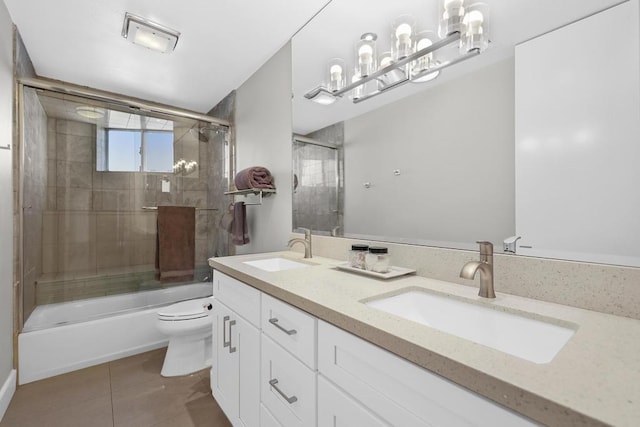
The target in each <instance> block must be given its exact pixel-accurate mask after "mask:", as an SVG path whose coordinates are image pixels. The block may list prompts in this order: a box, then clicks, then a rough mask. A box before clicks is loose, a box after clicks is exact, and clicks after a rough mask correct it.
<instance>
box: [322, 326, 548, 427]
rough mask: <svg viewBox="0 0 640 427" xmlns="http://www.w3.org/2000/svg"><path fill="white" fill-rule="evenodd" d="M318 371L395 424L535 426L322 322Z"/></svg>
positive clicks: (424, 370)
mask: <svg viewBox="0 0 640 427" xmlns="http://www.w3.org/2000/svg"><path fill="white" fill-rule="evenodd" d="M318 371H319V372H320V374H322V375H324V376H325V377H327V378H328V379H330V380H331V381H332V382H333V383H335V384H337V385H338V386H339V387H341V388H342V389H344V390H345V391H346V392H348V393H349V394H350V395H351V396H353V397H354V398H355V399H356V400H358V401H359V402H361V403H362V404H363V405H364V406H365V407H366V408H368V409H370V410H371V411H372V412H374V413H375V414H376V416H378V417H380V418H382V419H384V420H385V421H386V422H387V423H389V424H391V425H398V426H399V425H411V426H432V425H436V426H451V427H455V426H469V425H496V426H533V425H536V424H534V423H532V422H531V421H530V420H528V419H526V418H524V417H522V416H521V415H518V414H516V413H514V412H511V411H509V410H508V409H506V408H503V407H502V406H500V405H498V404H496V403H493V402H491V401H490V400H487V399H485V398H483V397H482V396H480V395H478V394H475V393H473V392H471V391H469V390H467V389H465V388H463V387H460V386H458V385H456V384H454V383H452V382H450V381H448V380H446V379H444V378H442V377H440V376H438V375H436V374H433V373H431V372H429V371H427V370H426V369H423V368H421V367H419V366H417V365H414V364H413V363H411V362H409V361H407V360H405V359H403V358H401V357H399V356H396V355H394V354H392V353H390V352H388V351H386V350H384V349H382V348H380V347H377V346H375V345H373V344H371V343H368V342H366V341H364V340H362V339H360V338H358V337H356V336H354V335H352V334H350V333H348V332H345V331H343V330H341V329H338V328H336V327H335V326H332V325H330V324H328V323H326V322H322V321H319V322H318Z"/></svg>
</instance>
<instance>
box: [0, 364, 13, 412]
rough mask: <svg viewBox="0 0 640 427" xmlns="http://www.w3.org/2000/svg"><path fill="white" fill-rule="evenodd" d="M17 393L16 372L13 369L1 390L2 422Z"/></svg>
mask: <svg viewBox="0 0 640 427" xmlns="http://www.w3.org/2000/svg"><path fill="white" fill-rule="evenodd" d="M15 392H16V370H15V369H12V370H11V372H9V376H8V377H7V380H6V381H5V382H4V384H2V388H1V389H0V421H2V418H3V417H4V414H5V412H7V408H8V407H9V403H11V398H12V397H13V394H14V393H15Z"/></svg>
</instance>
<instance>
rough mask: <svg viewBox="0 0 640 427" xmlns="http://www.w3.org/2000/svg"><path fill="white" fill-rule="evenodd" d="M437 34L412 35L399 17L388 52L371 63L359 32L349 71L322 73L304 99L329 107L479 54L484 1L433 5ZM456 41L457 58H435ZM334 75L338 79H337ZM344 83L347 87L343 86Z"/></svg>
mask: <svg viewBox="0 0 640 427" xmlns="http://www.w3.org/2000/svg"><path fill="white" fill-rule="evenodd" d="M439 5H440V6H439V10H438V16H439V25H438V36H439V37H437V36H436V33H435V32H433V31H420V32H418V31H417V28H418V27H417V25H416V21H415V19H414V18H413V17H412V16H410V15H402V16H400V17H399V18H398V19H396V20H395V21H394V22H393V24H392V25H391V40H390V42H391V46H390V51H388V52H384V53H383V54H381V55H380V57H378V59H377V61H376V57H375V53H376V40H377V36H376V34H375V33H365V34H363V35H362V36H361V38H360V40H359V41H358V42H357V43H356V52H355V65H354V66H353V67H352V68H349V70H353V74H352V76H351V78H350V79H349V78H348V76H346V73H345V70H347V68H346V66H345V64H344V61H342V62H338V61H337V60H336V59H334V60H332V61H334V62H333V63H334V65H335V64H337V63H339V64H340V74H339V75H338V74H337V71H338V68H331V65H330V69H329V72H328V77H329V84H328V85H327V84H321V85H320V86H318V87H316V88H314V89H313V90H311V91H309V92H307V93H306V94H305V95H304V96H305V98H307V99H309V100H311V101H314V102H316V103H318V104H322V105H330V104H333V103H334V102H336V101H337V100H338V99H340V98H342V97H343V95H345V94H349V98H350V99H351V100H352V102H353V103H359V102H362V101H365V100H367V99H370V98H373V97H374V96H377V95H380V94H381V93H384V92H385V91H387V90H389V89H392V88H394V87H398V86H401V85H403V84H405V83H407V82H413V83H424V82H428V81H431V80H433V79H435V78H436V77H438V75H439V74H440V71H441V70H443V69H444V68H447V67H450V66H452V65H455V64H457V63H459V62H462V61H465V60H467V59H469V58H471V57H474V56H476V55H478V54H480V53H481V52H482V51H484V50H485V49H486V48H487V47H488V46H489V42H490V41H489V7H488V6H487V5H486V4H484V3H475V4H471V5H468V6H467V5H465V0H440V1H439ZM455 43H457V48H458V49H457V50H456V52H458V54H457V56H454V57H453V58H451V59H447V60H444V59H443V60H440V59H439V58H438V57H437V54H438V51H439V50H440V49H442V48H444V47H446V46H449V45H454V44H455ZM338 77H339V79H338ZM346 81H349V82H350V83H349V84H345V83H344V82H346Z"/></svg>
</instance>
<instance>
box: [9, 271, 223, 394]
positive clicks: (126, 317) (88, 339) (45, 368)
mask: <svg viewBox="0 0 640 427" xmlns="http://www.w3.org/2000/svg"><path fill="white" fill-rule="evenodd" d="M212 291H213V287H212V285H211V283H195V284H191V285H183V286H175V287H171V288H167V289H160V290H153V291H142V292H137V293H134V294H122V295H114V296H108V297H100V298H90V299H85V300H81V301H71V302H64V303H57V304H47V305H43V306H38V307H36V309H35V310H34V311H33V313H32V314H31V315H30V316H29V319H28V320H27V322H26V323H25V325H24V328H23V330H22V333H20V334H19V335H18V377H19V383H20V384H26V383H29V382H32V381H37V380H40V379H43V378H48V377H52V376H54V375H59V374H63V373H66V372H71V371H75V370H77V369H81V368H86V367H88V366H93V365H98V364H100V363H104V362H108V361H111V360H115V359H119V358H122V357H126V356H131V355H133V354H137V353H142V352H145V351H149V350H153V349H156V348H160V347H163V346H166V345H167V343H168V339H167V337H165V336H164V335H162V334H161V333H160V332H158V331H157V329H156V324H155V322H156V312H157V311H158V309H159V308H160V307H163V306H166V305H168V304H172V303H174V302H176V301H182V300H187V299H193V298H203V297H206V296H210V295H211V293H212Z"/></svg>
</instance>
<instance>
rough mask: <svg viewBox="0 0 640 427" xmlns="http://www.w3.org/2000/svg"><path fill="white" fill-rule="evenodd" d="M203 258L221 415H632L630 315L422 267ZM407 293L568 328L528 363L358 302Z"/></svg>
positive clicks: (300, 418)
mask: <svg viewBox="0 0 640 427" xmlns="http://www.w3.org/2000/svg"><path fill="white" fill-rule="evenodd" d="M276 259H285V260H287V261H288V262H275V261H272V260H276ZM255 261H260V262H259V263H256V262H255ZM209 262H210V265H211V266H212V267H213V268H214V296H215V297H216V305H215V308H214V311H215V321H214V361H213V367H212V375H211V386H212V391H213V395H214V397H215V398H216V400H218V402H219V403H220V406H221V407H222V408H223V410H224V411H225V413H226V414H227V416H228V417H229V419H230V420H231V421H232V423H233V424H234V425H245V426H254V425H256V426H257V425H262V426H297V425H299V426H313V425H318V426H325V425H335V423H338V424H339V425H372V426H375V425H446V426H454V425H509V426H515V425H535V424H537V423H540V424H545V425H578V424H580V425H607V424H611V425H633V424H634V423H635V422H636V421H637V420H638V419H640V404H639V403H638V402H640V390H639V389H638V387H637V386H636V384H638V383H639V382H640V360H638V357H637V354H639V350H640V344H639V343H638V339H637V338H638V337H639V336H640V321H637V320H633V319H629V318H624V317H618V316H612V315H607V314H602V313H597V312H592V311H588V310H582V309H577V308H573V307H567V306H562V305H558V304H552V303H547V302H541V301H537V300H532V299H527V298H522V297H517V296H512V295H507V294H502V293H500V289H498V290H497V291H498V292H497V298H496V299H495V300H492V301H490V302H489V301H487V300H486V299H481V298H479V297H478V296H477V289H474V288H472V287H468V286H462V285H457V284H453V283H448V282H443V281H438V280H432V279H428V278H425V277H418V276H406V277H403V278H398V279H394V280H389V281H383V280H378V279H374V278H369V277H365V276H360V275H356V274H352V273H349V272H344V271H341V270H339V269H338V268H336V266H337V264H338V263H339V262H340V261H337V260H332V259H328V258H320V257H314V258H312V259H310V260H305V259H303V258H302V254H299V253H294V252H283V253H270V254H255V255H243V256H234V257H225V258H212V259H210V261H209ZM296 264H297V266H296ZM277 265H281V266H282V267H277ZM257 266H259V267H257ZM407 291H412V292H421V293H425V294H431V295H437V296H438V297H441V298H448V299H450V300H452V301H457V302H460V303H462V304H464V305H465V306H466V305H467V304H468V305H471V306H478V307H484V308H487V309H489V310H492V311H496V312H502V313H508V314H517V315H518V316H521V317H523V316H524V317H528V318H530V319H531V320H535V321H538V322H542V323H545V324H550V325H553V326H554V327H555V326H558V327H561V328H565V329H567V330H570V334H569V337H568V340H566V341H565V342H564V343H563V344H562V345H560V348H559V350H558V351H557V352H555V353H554V354H552V355H551V356H550V361H548V362H547V361H544V363H536V362H535V361H531V360H526V358H524V357H521V356H514V355H512V354H509V353H507V352H505V351H502V350H498V349H496V347H495V346H494V344H493V343H485V344H478V343H477V342H473V341H472V340H469V339H465V338H461V337H459V336H456V335H454V334H451V333H445V332H442V331H441V330H438V329H435V328H433V327H428V326H425V325H424V324H421V323H418V322H416V321H413V320H407V319H405V318H403V317H401V316H399V315H397V313H396V314H391V313H389V312H386V311H382V310H380V309H379V308H375V307H373V306H370V305H367V303H369V302H371V301H384V299H385V298H389V297H391V298H392V297H393V296H394V295H400V294H404V293H406V292H407ZM457 321H458V322H461V323H465V322H475V321H477V320H476V319H471V318H465V317H462V316H461V318H459V319H457ZM486 326H487V328H491V327H492V325H490V324H488V325H486ZM525 341H526V340H525ZM543 345H544V343H543Z"/></svg>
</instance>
